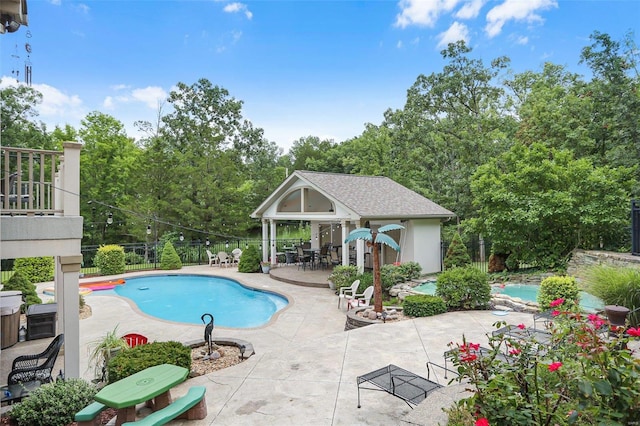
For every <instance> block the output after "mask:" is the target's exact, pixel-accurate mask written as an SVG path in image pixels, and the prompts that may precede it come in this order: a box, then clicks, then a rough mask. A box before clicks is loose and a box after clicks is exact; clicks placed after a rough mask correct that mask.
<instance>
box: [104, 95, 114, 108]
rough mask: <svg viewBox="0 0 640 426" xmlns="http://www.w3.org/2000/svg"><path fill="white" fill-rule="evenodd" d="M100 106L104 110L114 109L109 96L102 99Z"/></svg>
mask: <svg viewBox="0 0 640 426" xmlns="http://www.w3.org/2000/svg"><path fill="white" fill-rule="evenodd" d="M102 106H103V107H105V108H106V109H114V107H115V104H114V103H113V98H112V97H111V96H107V97H106V98H104V101H103V102H102Z"/></svg>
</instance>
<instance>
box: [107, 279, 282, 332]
mask: <svg viewBox="0 0 640 426" xmlns="http://www.w3.org/2000/svg"><path fill="white" fill-rule="evenodd" d="M114 291H115V293H116V294H117V295H119V296H123V297H126V298H128V299H130V300H132V301H133V302H134V303H135V304H136V305H137V306H138V308H139V309H140V310H141V311H142V312H144V313H145V314H147V315H151V316H154V317H157V318H161V319H164V320H168V321H176V322H185V323H191V324H202V320H201V319H200V317H201V316H202V314H204V313H210V314H212V315H213V316H214V317H215V326H220V327H231V328H248V327H259V326H261V325H264V324H266V323H267V322H268V321H269V320H270V319H271V317H272V316H273V314H275V313H276V312H277V311H279V310H281V309H282V308H284V307H285V306H287V304H288V301H287V299H286V298H284V297H282V296H280V295H278V294H275V293H271V292H267V291H261V290H254V289H251V288H248V287H245V286H243V285H241V284H240V283H238V282H237V281H234V280H230V279H227V278H221V277H211V276H204V275H154V276H148V277H136V278H129V279H127V281H126V283H125V284H124V285H119V286H116V287H115V288H114Z"/></svg>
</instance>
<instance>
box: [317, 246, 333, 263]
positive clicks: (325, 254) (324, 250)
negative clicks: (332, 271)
mask: <svg viewBox="0 0 640 426" xmlns="http://www.w3.org/2000/svg"><path fill="white" fill-rule="evenodd" d="M330 262H331V257H330V256H329V246H328V245H326V244H325V245H323V246H322V247H321V248H320V256H319V257H318V263H319V264H320V266H321V267H322V268H323V269H326V268H328V267H329V263H330Z"/></svg>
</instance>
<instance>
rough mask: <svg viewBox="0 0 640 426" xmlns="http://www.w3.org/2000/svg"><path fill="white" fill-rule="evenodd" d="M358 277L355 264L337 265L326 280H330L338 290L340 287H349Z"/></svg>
mask: <svg viewBox="0 0 640 426" xmlns="http://www.w3.org/2000/svg"><path fill="white" fill-rule="evenodd" d="M357 277H358V268H357V267H356V266H352V265H349V266H343V265H338V266H335V267H334V268H333V271H332V272H331V274H329V276H328V277H327V281H331V282H333V283H334V284H335V285H336V290H338V291H340V287H349V286H350V285H351V284H352V283H353V282H354V281H355V280H356V279H358V278H357Z"/></svg>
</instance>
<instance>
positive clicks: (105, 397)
mask: <svg viewBox="0 0 640 426" xmlns="http://www.w3.org/2000/svg"><path fill="white" fill-rule="evenodd" d="M188 374H189V370H188V369H186V368H184V367H178V366H177V365H171V364H162V365H155V366H153V367H149V368H147V369H144V370H142V371H139V372H137V373H135V374H132V375H131V376H129V377H125V378H124V379H121V380H118V381H117V382H115V383H111V384H109V385H107V386H105V387H104V388H102V389H101V390H100V391H99V392H98V393H97V394H96V395H95V396H94V399H95V400H96V401H98V402H100V403H102V404H104V405H106V406H107V407H111V408H115V409H117V410H118V416H117V418H116V426H120V425H121V424H123V423H125V422H134V421H135V420H136V404H139V403H142V402H146V401H150V400H152V399H153V400H154V401H153V402H154V403H153V409H154V410H159V409H162V408H164V407H166V406H167V405H169V404H171V388H172V387H174V386H175V385H177V384H180V383H182V382H184V381H185V380H186V378H187V375H188Z"/></svg>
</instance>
